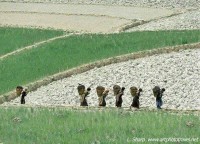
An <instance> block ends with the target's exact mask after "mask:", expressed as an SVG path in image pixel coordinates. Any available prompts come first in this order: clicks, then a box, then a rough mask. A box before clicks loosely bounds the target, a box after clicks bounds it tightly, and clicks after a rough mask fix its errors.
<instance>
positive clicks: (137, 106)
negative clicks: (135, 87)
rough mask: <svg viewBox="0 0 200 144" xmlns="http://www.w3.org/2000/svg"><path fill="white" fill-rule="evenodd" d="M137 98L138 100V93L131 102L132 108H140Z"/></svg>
mask: <svg viewBox="0 0 200 144" xmlns="http://www.w3.org/2000/svg"><path fill="white" fill-rule="evenodd" d="M139 98H140V92H138V93H137V95H136V96H134V98H133V102H132V104H131V106H132V107H135V108H140V101H139Z"/></svg>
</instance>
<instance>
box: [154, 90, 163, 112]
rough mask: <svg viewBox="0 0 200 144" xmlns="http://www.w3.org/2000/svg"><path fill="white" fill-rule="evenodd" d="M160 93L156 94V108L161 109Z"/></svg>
mask: <svg viewBox="0 0 200 144" xmlns="http://www.w3.org/2000/svg"><path fill="white" fill-rule="evenodd" d="M162 95H163V94H162V93H161V92H160V93H158V95H157V96H156V106H157V108H158V109H161V106H162V105H163V102H162Z"/></svg>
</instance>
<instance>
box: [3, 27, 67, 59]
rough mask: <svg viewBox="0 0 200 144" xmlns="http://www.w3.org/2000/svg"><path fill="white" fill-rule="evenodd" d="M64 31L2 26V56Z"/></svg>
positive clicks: (61, 33)
mask: <svg viewBox="0 0 200 144" xmlns="http://www.w3.org/2000/svg"><path fill="white" fill-rule="evenodd" d="M63 33H64V32H63V31H54V30H42V29H28V28H9V27H0V56H1V55H4V54H6V53H9V52H12V51H14V50H16V49H19V48H22V47H25V46H29V45H31V44H34V43H36V42H39V41H43V40H46V39H49V38H52V37H56V36H60V35H63Z"/></svg>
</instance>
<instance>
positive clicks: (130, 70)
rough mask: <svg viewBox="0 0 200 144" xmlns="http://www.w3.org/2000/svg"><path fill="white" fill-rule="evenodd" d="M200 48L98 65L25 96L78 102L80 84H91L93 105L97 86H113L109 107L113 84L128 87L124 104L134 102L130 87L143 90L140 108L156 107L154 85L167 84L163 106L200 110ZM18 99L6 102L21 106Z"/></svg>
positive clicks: (31, 100) (34, 101) (30, 101)
mask: <svg viewBox="0 0 200 144" xmlns="http://www.w3.org/2000/svg"><path fill="white" fill-rule="evenodd" d="M199 80H200V49H196V50H185V51H180V52H178V53H175V52H174V53H170V54H162V55H155V56H151V57H146V58H141V59H136V60H130V61H127V62H122V63H118V64H112V65H109V66H105V67H102V68H95V69H93V70H90V71H88V72H85V73H82V74H78V75H74V76H72V77H69V78H65V79H62V80H59V81H56V82H53V83H51V84H49V85H47V86H43V87H41V88H39V89H38V90H37V91H35V92H31V93H29V94H28V96H27V97H26V102H27V105H72V106H78V105H79V96H78V93H77V89H76V88H77V85H78V83H81V84H84V85H86V86H87V87H89V86H91V88H92V90H91V93H90V96H89V97H88V98H87V99H88V103H89V105H90V106H97V105H98V97H97V95H96V92H95V88H96V86H98V85H102V86H105V87H106V88H108V89H110V93H109V95H108V96H107V98H106V101H107V106H115V97H114V95H113V91H112V87H113V85H114V84H118V85H120V86H124V87H126V90H125V94H124V96H123V107H128V106H130V104H131V101H132V97H131V95H130V92H129V88H130V87H131V86H137V87H140V88H142V89H143V93H142V95H141V98H140V103H141V107H149V108H154V107H155V98H154V97H153V94H152V88H153V87H154V86H156V85H159V86H161V87H164V88H165V89H166V92H165V93H164V96H163V101H164V105H163V108H170V109H180V110H184V109H190V110H200V99H199V93H200V81H199ZM19 101H20V99H19V98H17V99H15V100H13V101H12V102H9V103H4V105H19Z"/></svg>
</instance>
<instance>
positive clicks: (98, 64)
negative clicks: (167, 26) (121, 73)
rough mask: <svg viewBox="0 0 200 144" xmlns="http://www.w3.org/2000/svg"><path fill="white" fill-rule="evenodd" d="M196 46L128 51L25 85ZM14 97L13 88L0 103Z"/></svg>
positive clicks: (36, 85)
mask: <svg viewBox="0 0 200 144" xmlns="http://www.w3.org/2000/svg"><path fill="white" fill-rule="evenodd" d="M197 48H200V42H198V43H194V44H186V45H179V46H172V47H164V48H158V49H153V50H147V51H140V52H136V53H130V54H126V55H121V56H116V57H112V58H108V59H104V60H100V61H96V62H93V63H89V64H85V65H81V66H79V67H76V68H73V69H70V70H67V71H64V72H61V73H58V74H55V75H52V76H48V77H46V78H44V79H41V80H39V81H36V82H33V83H30V84H28V85H26V86H25V87H28V89H29V91H35V90H37V88H39V87H41V86H43V85H47V84H49V83H51V82H53V81H57V80H60V79H63V78H66V77H70V76H72V75H75V74H80V73H83V72H86V71H88V70H91V69H93V68H95V67H98V68H99V67H103V66H106V65H110V64H113V63H119V62H124V61H128V60H131V59H137V58H143V57H147V56H152V55H156V54H163V53H170V52H178V51H180V50H186V49H197ZM15 98H16V95H15V90H13V91H11V92H9V93H7V94H4V95H1V96H0V104H2V103H4V102H5V101H10V100H12V99H15Z"/></svg>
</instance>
